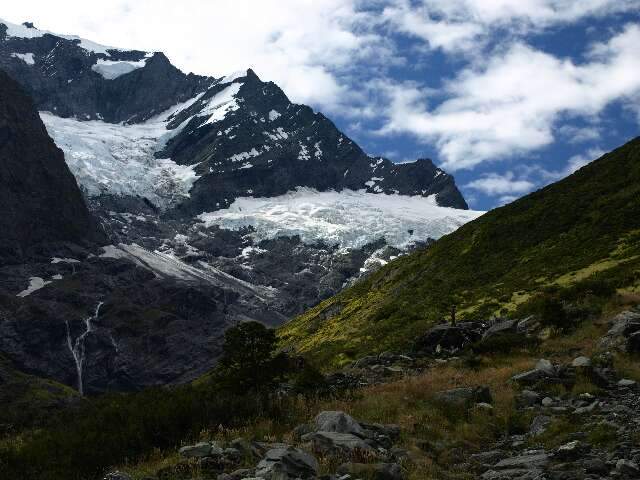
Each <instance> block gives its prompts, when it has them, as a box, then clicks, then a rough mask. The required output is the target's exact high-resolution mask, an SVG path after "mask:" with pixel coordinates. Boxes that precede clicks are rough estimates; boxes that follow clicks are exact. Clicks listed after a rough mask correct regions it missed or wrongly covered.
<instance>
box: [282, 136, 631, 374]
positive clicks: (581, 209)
mask: <svg viewBox="0 0 640 480" xmlns="http://www.w3.org/2000/svg"><path fill="white" fill-rule="evenodd" d="M639 270H640V137H639V138H636V139H634V140H632V141H630V142H629V143H627V144H625V145H624V146H622V147H620V148H618V149H616V150H614V151H612V152H610V153H608V154H606V155H604V156H603V157H601V158H599V159H598V160H596V161H594V162H592V163H591V164H589V165H587V166H586V167H584V168H582V169H581V170H579V171H578V172H576V173H574V174H573V175H571V176H569V177H568V178H565V179H564V180H561V181H560V182H557V183H555V184H553V185H550V186H548V187H546V188H544V189H542V190H539V191H537V192H535V193H532V194H530V195H528V196H526V197H524V198H522V199H520V200H517V201H515V202H513V203H511V204H509V205H506V206H504V207H501V208H498V209H495V210H492V211H490V212H489V213H487V214H485V215H483V216H482V217H480V218H479V219H477V220H475V221H473V222H470V223H468V224H466V225H464V226H463V227H461V228H460V229H459V230H457V231H456V232H454V233H452V234H450V235H447V236H446V237H443V238H442V239H440V240H439V241H438V242H436V243H435V245H434V246H433V247H431V248H429V249H428V250H426V251H421V252H417V253H414V254H412V255H408V256H406V257H403V258H400V259H398V260H396V261H394V262H391V263H390V264H388V265H387V266H386V267H385V268H383V269H381V270H380V271H378V272H377V273H375V274H373V275H372V276H370V277H369V278H368V279H366V280H365V281H362V282H359V283H358V284H357V285H355V286H354V287H352V288H349V289H347V290H345V291H344V292H342V293H341V294H339V295H337V296H335V297H333V298H330V299H328V300H326V301H324V302H322V303H321V304H320V305H318V306H317V307H315V308H313V309H311V310H309V311H308V312H306V313H305V314H303V315H301V316H299V317H297V318H295V319H293V320H292V321H291V322H290V323H288V324H287V325H285V326H284V327H283V328H281V330H280V337H281V339H282V344H283V346H290V347H293V349H294V350H296V351H298V352H300V353H302V354H306V355H308V356H310V357H312V358H314V359H316V360H317V361H319V362H320V363H321V365H324V366H325V367H330V366H339V365H341V364H343V363H345V362H348V361H350V360H352V359H354V358H357V357H359V356H362V355H364V354H367V353H371V352H380V351H383V350H387V349H402V348H406V347H407V346H408V345H410V344H411V342H412V340H413V339H414V338H415V337H416V336H417V335H420V334H421V333H422V332H424V331H425V330H426V329H427V328H428V327H429V326H430V325H432V324H433V323H434V322H438V321H439V320H441V319H442V318H444V317H446V316H447V315H448V312H449V311H450V309H451V307H452V305H456V306H457V308H458V312H459V316H460V317H461V318H488V317H489V316H491V315H493V314H496V313H498V312H500V311H502V312H503V313H506V312H508V311H513V310H514V309H515V308H516V307H517V305H518V304H520V303H522V302H525V301H526V300H527V299H528V298H530V297H531V295H532V294H534V293H535V292H536V291H539V290H540V289H541V288H544V287H545V286H548V285H550V284H554V283H557V284H560V285H563V286H566V285H568V284H571V283H573V282H575V281H578V280H582V279H584V278H587V277H589V276H592V275H598V276H599V277H600V278H606V279H607V280H609V281H612V282H613V283H614V284H615V285H616V286H617V287H619V288H627V289H637V288H638V282H639V278H638V272H639Z"/></svg>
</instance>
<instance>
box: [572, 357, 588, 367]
mask: <svg viewBox="0 0 640 480" xmlns="http://www.w3.org/2000/svg"><path fill="white" fill-rule="evenodd" d="M571 366H572V367H574V368H589V367H591V359H590V358H588V357H578V358H575V359H574V360H573V362H571Z"/></svg>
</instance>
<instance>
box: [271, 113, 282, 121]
mask: <svg viewBox="0 0 640 480" xmlns="http://www.w3.org/2000/svg"><path fill="white" fill-rule="evenodd" d="M281 116H282V115H281V114H280V112H278V111H277V110H271V111H270V112H269V121H270V122H273V121H275V120H277V119H278V118H280V117H281Z"/></svg>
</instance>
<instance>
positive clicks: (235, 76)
mask: <svg viewBox="0 0 640 480" xmlns="http://www.w3.org/2000/svg"><path fill="white" fill-rule="evenodd" d="M246 76H247V71H246V70H238V71H237V72H233V73H232V74H231V75H227V76H226V77H224V78H223V79H222V80H220V82H219V83H220V84H224V83H233V82H234V81H235V80H237V79H239V78H244V77H246Z"/></svg>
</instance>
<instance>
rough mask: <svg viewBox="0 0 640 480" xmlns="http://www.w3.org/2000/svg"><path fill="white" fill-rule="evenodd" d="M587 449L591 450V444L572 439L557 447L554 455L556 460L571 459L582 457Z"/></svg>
mask: <svg viewBox="0 0 640 480" xmlns="http://www.w3.org/2000/svg"><path fill="white" fill-rule="evenodd" d="M589 450H591V445H589V444H587V443H583V442H581V441H579V440H574V441H572V442H569V443H565V444H564V445H561V446H560V447H558V449H557V450H556V452H555V455H554V456H555V458H557V459H558V460H562V461H573V460H577V459H579V458H581V457H583V456H584V454H585V453H587V452H588V451H589Z"/></svg>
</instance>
